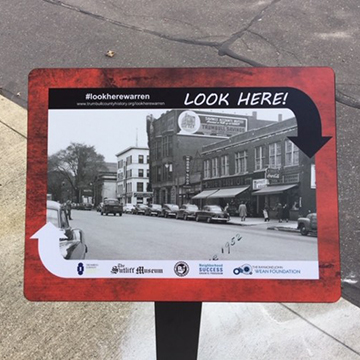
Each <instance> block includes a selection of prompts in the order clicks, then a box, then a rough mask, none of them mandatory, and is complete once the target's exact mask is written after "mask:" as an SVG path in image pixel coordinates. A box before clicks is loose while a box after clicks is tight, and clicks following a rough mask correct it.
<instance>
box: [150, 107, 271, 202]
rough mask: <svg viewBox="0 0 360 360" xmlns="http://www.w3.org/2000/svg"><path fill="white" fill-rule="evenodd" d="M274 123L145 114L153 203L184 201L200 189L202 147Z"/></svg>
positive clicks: (200, 114)
mask: <svg viewBox="0 0 360 360" xmlns="http://www.w3.org/2000/svg"><path fill="white" fill-rule="evenodd" d="M272 123H274V122H272V121H266V120H259V119H257V114H256V112H253V113H252V115H247V116H245V115H234V114H231V113H230V112H227V113H224V112H210V111H198V110H193V111H190V110H170V111H167V112H165V113H164V114H162V115H161V116H160V117H159V118H158V119H155V118H153V117H152V116H148V118H147V133H148V145H149V149H150V184H151V188H152V191H153V199H152V201H153V203H158V204H166V203H172V204H178V205H182V204H184V203H188V202H190V201H191V199H192V198H193V197H194V196H195V195H196V194H198V193H200V192H201V191H202V190H203V184H202V181H203V158H202V148H203V147H204V146H207V145H211V144H214V143H217V142H219V141H220V140H226V139H228V138H229V137H231V136H234V135H237V134H242V133H246V132H247V131H249V130H253V129H256V128H259V127H262V126H264V125H269V124H272Z"/></svg>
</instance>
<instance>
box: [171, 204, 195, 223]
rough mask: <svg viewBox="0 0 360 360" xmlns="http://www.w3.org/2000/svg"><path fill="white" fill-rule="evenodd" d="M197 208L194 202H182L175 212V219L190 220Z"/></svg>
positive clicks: (193, 217)
mask: <svg viewBox="0 0 360 360" xmlns="http://www.w3.org/2000/svg"><path fill="white" fill-rule="evenodd" d="M197 211H199V208H198V207H197V206H196V205H194V204H184V205H181V206H180V209H179V211H178V212H177V213H176V218H177V219H183V220H190V219H195V213H196V212H197Z"/></svg>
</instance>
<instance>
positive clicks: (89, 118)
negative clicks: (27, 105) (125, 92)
mask: <svg viewBox="0 0 360 360" xmlns="http://www.w3.org/2000/svg"><path fill="white" fill-rule="evenodd" d="M187 110H191V109H187ZM199 110H200V109H199ZM202 110H205V109H202ZM206 111H211V110H209V109H206ZM253 111H256V112H257V118H258V119H261V120H272V121H277V120H278V114H282V116H283V120H285V119H289V118H291V117H293V116H294V114H293V113H292V111H291V110H288V109H261V110H260V109H242V110H239V109H224V110H222V109H216V110H214V112H222V113H224V114H225V113H226V114H237V115H251V114H252V112H253ZM164 112H166V109H160V110H158V109H150V110H143V109H133V110H119V109H110V110H108V109H106V110H92V109H91V110H49V127H48V155H52V154H54V153H56V152H57V151H59V150H62V149H65V148H66V147H67V146H69V145H70V143H71V142H74V143H82V144H86V145H89V146H95V149H96V151H97V152H98V153H99V154H102V155H103V156H104V157H105V161H107V162H116V161H117V159H116V154H117V153H119V152H121V151H123V150H125V149H126V148H128V147H131V146H136V145H137V146H141V147H143V146H144V147H147V134H146V116H147V115H149V114H152V115H153V116H154V117H155V118H158V117H159V116H160V115H161V114H162V113H164Z"/></svg>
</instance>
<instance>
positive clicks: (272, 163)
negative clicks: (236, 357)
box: [269, 141, 281, 169]
mask: <svg viewBox="0 0 360 360" xmlns="http://www.w3.org/2000/svg"><path fill="white" fill-rule="evenodd" d="M269 167H270V168H273V169H279V168H280V167H281V142H280V141H279V142H276V143H272V144H270V145H269Z"/></svg>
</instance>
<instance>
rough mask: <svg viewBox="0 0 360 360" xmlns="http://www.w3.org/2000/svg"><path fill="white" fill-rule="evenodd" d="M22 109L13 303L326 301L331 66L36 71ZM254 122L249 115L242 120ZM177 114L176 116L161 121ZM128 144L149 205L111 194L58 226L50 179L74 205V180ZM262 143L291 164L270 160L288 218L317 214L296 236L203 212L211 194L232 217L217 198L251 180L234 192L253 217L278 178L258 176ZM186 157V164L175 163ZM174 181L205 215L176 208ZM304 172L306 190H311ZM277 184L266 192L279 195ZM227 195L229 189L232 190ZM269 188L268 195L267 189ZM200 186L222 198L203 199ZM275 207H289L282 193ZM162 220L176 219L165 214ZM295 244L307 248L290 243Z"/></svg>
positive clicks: (285, 228)
mask: <svg viewBox="0 0 360 360" xmlns="http://www.w3.org/2000/svg"><path fill="white" fill-rule="evenodd" d="M314 79H316V81H314ZM28 109H29V110H28V112H29V114H28V115H29V116H28V119H29V124H28V129H29V131H28V160H27V165H28V166H27V201H26V235H25V281H24V284H25V296H26V297H27V298H28V299H30V300H39V301H44V300H49V301H50V300H51V301H54V300H56V301H195V302H202V301H236V302H239V301H267V302H269V301H275V302H286V301H290V302H330V301H336V300H337V299H338V298H339V296H340V293H341V289H340V273H341V271H340V263H339V236H338V234H339V228H338V220H337V219H338V216H337V213H338V200H337V169H336V142H335V139H336V127H335V96H334V74H333V71H332V70H331V69H329V68H258V69H257V68H226V69H222V68H209V69H207V68H194V69H189V68H187V69H175V68H173V69H39V70H34V71H32V72H31V73H30V75H29V105H28ZM255 112H256V113H257V119H255V116H253V117H251V116H249V115H248V114H249V113H255ZM179 113H180V117H179V118H177V116H175V115H174V114H179ZM150 114H151V115H150ZM281 117H282V121H281V122H278V121H277V120H276V119H278V118H281ZM259 119H260V120H261V121H260V120H259ZM159 124H161V126H158V125H159ZM176 124H177V126H178V128H177V126H176ZM154 129H155V130H154ZM234 134H236V136H232V135H234ZM183 135H188V136H183ZM216 137H221V138H216ZM135 138H136V139H138V142H139V144H138V145H139V146H138V147H139V148H145V149H147V148H149V149H150V150H149V151H150V156H149V167H150V169H151V173H152V176H151V179H149V180H148V181H149V182H150V183H149V184H148V185H149V189H150V188H152V189H160V188H161V189H164V191H161V194H158V195H159V196H158V197H154V202H153V204H151V206H150V205H149V206H145V205H138V206H137V207H136V208H135V209H134V208H133V206H132V205H131V204H126V205H124V206H123V208H122V207H121V206H120V205H119V204H118V202H117V201H115V200H114V201H112V202H111V201H107V202H104V201H103V204H101V206H99V207H98V209H97V210H98V211H96V210H95V209H92V210H91V211H81V210H77V209H72V210H71V219H70V216H69V215H70V213H69V211H70V210H69V209H68V208H66V207H65V206H63V205H62V202H63V200H64V196H65V195H66V194H65V193H64V189H63V187H62V186H59V184H60V185H61V183H62V182H63V181H65V182H66V184H67V185H68V186H67V187H66V188H67V189H71V191H72V192H73V193H72V196H73V197H74V200H75V198H76V197H79V196H80V195H81V194H80V192H79V186H81V184H88V183H89V182H90V180H89V179H93V178H94V176H95V175H96V173H97V172H98V171H100V170H101V169H102V168H103V165H104V164H103V162H104V161H106V162H116V157H115V155H114V154H117V153H119V152H121V151H123V150H126V149H128V148H131V147H134V146H133V141H134V139H135ZM289 140H290V141H291V142H292V143H294V144H296V146H297V148H299V149H300V150H299V152H298V153H296V156H295V155H294V154H292V153H291V151H293V148H294V147H293V146H287V147H285V144H289ZM274 142H276V143H277V144H278V145H277V146H276V147H273V152H272V153H271V156H273V157H272V159H271V161H272V163H274V164H279V163H281V162H282V161H285V160H284V159H285V158H286V161H288V162H289V161H292V160H293V159H296V163H292V164H291V166H290V167H288V166H284V165H285V164H282V163H281V166H283V172H284V173H283V174H282V175H284V176H285V175H286V176H291V175H292V174H300V175H299V176H300V178H299V182H298V183H297V184H296V186H297V189H298V191H299V193H300V195H301V204H299V205H300V208H299V213H300V215H306V214H307V210H308V209H312V211H313V213H314V214H315V215H314V216H316V217H317V229H316V228H314V227H312V224H314V223H315V222H314V221H312V222H311V223H310V222H309V221H307V220H306V219H304V220H300V219H299V226H301V227H302V226H304V228H303V230H302V234H303V235H302V234H301V233H300V231H297V230H296V229H297V226H298V223H297V221H294V222H291V221H290V222H289V223H286V222H283V223H282V226H281V228H280V227H279V226H278V224H279V223H278V221H276V222H273V223H271V222H270V223H269V231H262V230H261V231H260V230H259V228H258V227H257V226H256V225H254V226H250V227H247V228H246V229H245V228H244V227H243V226H238V225H239V224H240V223H239V221H238V220H239V218H238V217H237V216H232V217H231V218H230V220H229V219H228V218H227V215H226V213H222V212H220V211H219V210H218V208H217V207H211V206H210V207H206V206H205V207H204V205H207V204H208V203H209V204H218V203H221V201H223V199H222V198H221V196H222V197H223V198H224V197H225V198H226V199H233V202H231V201H230V200H229V204H228V209H229V211H231V213H232V214H237V212H238V211H239V204H238V203H237V202H236V201H235V200H236V199H235V197H236V196H233V195H234V194H233V193H232V197H230V198H229V191H230V192H231V191H237V192H239V191H240V193H241V191H243V190H244V191H245V189H247V187H250V185H253V188H254V189H258V190H256V191H253V192H252V191H247V190H246V191H247V192H246V194H247V195H246V198H247V199H248V200H247V206H248V210H249V211H248V216H254V214H255V215H256V209H257V207H258V208H259V209H260V210H261V211H262V207H263V206H264V197H262V196H259V195H261V194H262V193H264V189H265V188H264V187H263V186H264V185H266V184H267V182H268V181H269V180H270V181H269V182H270V183H271V180H273V181H275V182H276V180H278V179H279V177H280V173H279V171H277V170H273V169H268V170H267V172H266V176H264V171H263V170H262V171H261V170H259V169H258V165H259V163H260V164H269V161H270V159H269V154H270V152H269V146H270V145H269V144H271V143H274ZM256 149H257V150H256ZM286 149H287V150H286ZM285 150H286V151H285ZM205 153H206V159H207V163H206V164H207V165H206V169H205V170H206V172H205V171H204V169H203V168H202V165H203V164H204V161H203V156H204V154H205ZM256 154H257V155H256ZM80 155H81V156H80ZM255 156H257V157H256V159H255ZM215 158H217V160H215ZM192 159H196V165H197V166H190V164H191V161H195V160H192ZM213 159H214V160H213ZM135 160H136V159H134V164H133V165H134V166H135V165H136V164H135V163H136V161H135ZM255 160H256V161H255ZM165 163H171V164H173V169H174V171H173V172H172V176H171V177H166V178H164V174H163V165H164V164H165ZM194 164H195V163H194ZM314 164H316V174H315V167H311V165H314ZM255 167H256V168H255ZM60 170H61V171H60ZM79 170H80V171H79ZM133 174H134V173H133ZM184 174H185V187H186V188H188V189H189V188H190V186H191V189H192V190H191V193H193V194H194V196H193V197H194V200H195V201H194V202H196V204H197V205H198V206H201V207H204V208H200V209H197V208H196V206H194V205H192V204H188V202H189V203H190V202H191V196H190V194H188V195H186V198H185V196H179V193H180V189H181V187H182V186H183V185H184V183H183V182H181V181H180V180H179V179H181V178H183V179H184ZM310 174H311V179H312V180H311V185H310ZM315 175H316V190H315V189H313V188H311V187H314V183H315ZM195 178H196V179H197V181H196V182H195V181H193V179H195ZM139 179H140V178H139ZM139 181H142V182H143V178H141V179H140V180H139ZM59 182H60V183H59ZM135 183H136V180H135ZM135 183H133V185H132V184H130V183H129V184H126V185H127V186H128V187H131V186H135ZM210 185H211V186H210ZM277 186H278V187H277V190H278V192H279V191H280V190H279V189H280V188H281V186H285V185H284V184H280V183H279V184H278V185H277ZM292 186H295V185H292ZM240 187H244V188H242V189H236V188H240ZM268 187H269V189H268V190H267V191H268V192H269V191H275V190H276V188H275V187H274V186H272V187H271V186H268ZM206 188H207V189H208V190H206ZM228 188H230V189H228ZM209 189H213V191H210V190H209ZM227 189H228V190H229V191H228V190H227ZM281 189H283V188H281ZM133 190H134V189H133ZM135 190H136V187H135ZM215 191H216V192H218V194H220V195H221V194H222V195H221V196H220V195H219V197H216V196H215V197H214V196H213V197H211V198H210V197H209V196H210V195H211V194H212V193H214V192H215ZM261 191H262V192H261ZM258 192H260V193H258ZM185 193H187V192H185V191H184V189H183V190H182V195H184V194H185ZM196 194H198V195H199V194H201V196H198V197H197V198H196ZM224 194H225V195H224ZM226 194H227V195H226ZM244 194H245V192H244ZM99 196H100V194H99ZM135 196H137V197H139V196H141V197H147V196H151V193H150V192H135ZM315 196H316V197H315ZM155 198H156V201H157V202H159V203H161V204H156V203H155V202H156V201H155ZM47 199H52V200H47ZM234 199H235V200H234ZM284 199H289V201H293V200H294V199H292V198H291V196H290V195H289V196H287V197H285V196H284ZM76 200H78V199H76ZM102 200H103V199H102ZM176 201H179V202H181V204H180V203H179V204H176ZM75 202H77V203H80V202H81V201H75ZM179 205H186V206H185V207H186V209H185V207H180V208H179ZM290 205H291V204H290ZM223 206H224V205H223ZM214 211H215V212H214ZM301 211H304V212H303V213H301ZM129 212H133V213H135V214H139V215H140V214H146V215H151V216H134V215H130V214H128V213H129ZM119 215H120V216H119ZM259 215H261V214H260V213H259ZM270 215H272V212H270ZM261 216H262V215H261ZM171 217H173V218H178V220H177V221H175V220H169V219H166V218H171ZM182 219H197V220H198V221H193V222H190V221H184V220H182ZM329 219H331V221H330V222H329ZM300 221H304V224H302V223H300ZM206 222H213V224H207V223H206ZM249 223H250V224H251V218H249V217H248V218H247V219H246V224H249ZM254 224H256V222H254ZM266 224H267V223H266ZM241 225H243V224H241ZM261 226H262V228H263V227H264V226H267V225H265V224H264V223H263V222H261ZM270 227H272V228H275V229H277V230H278V231H270V230H271V229H270ZM289 227H291V229H289ZM289 230H291V231H289ZM304 236H306V241H301V240H302V239H303V240H305V238H303V237H304ZM209 269H210V270H211V271H209ZM213 269H215V270H216V271H215V270H214V271H213Z"/></svg>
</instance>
